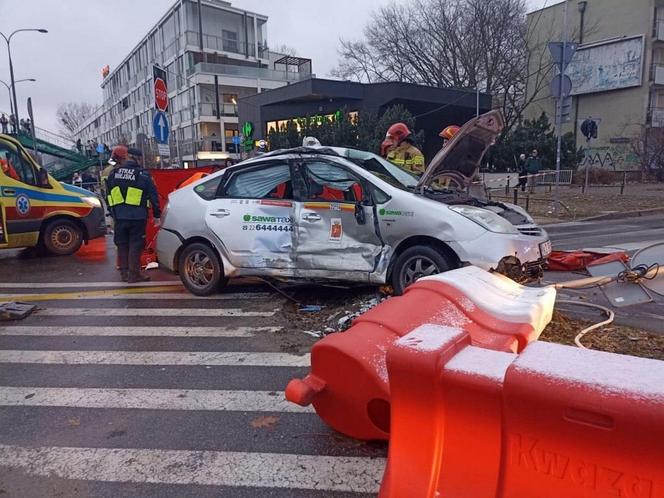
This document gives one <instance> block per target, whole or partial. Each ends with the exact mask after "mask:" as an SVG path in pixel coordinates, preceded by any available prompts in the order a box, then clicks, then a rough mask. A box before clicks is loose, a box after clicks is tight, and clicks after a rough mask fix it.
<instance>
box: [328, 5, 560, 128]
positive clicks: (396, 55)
mask: <svg viewBox="0 0 664 498" xmlns="http://www.w3.org/2000/svg"><path fill="white" fill-rule="evenodd" d="M528 42H529V31H528V27H527V23H526V9H525V3H524V0H415V1H414V2H411V3H407V4H396V3H392V4H389V5H387V6H385V7H382V8H380V9H379V10H377V11H376V12H374V13H373V15H372V18H371V21H370V22H369V23H368V25H367V26H366V27H365V29H364V40H362V41H350V40H341V46H340V49H339V55H340V58H341V60H340V63H339V65H338V66H337V68H335V69H334V70H333V72H332V74H333V75H334V76H337V77H340V78H343V79H352V80H357V81H368V82H374V81H403V82H409V83H419V84H425V85H429V86H436V87H458V88H477V87H479V88H480V89H481V90H482V91H484V92H487V93H490V94H492V95H493V97H494V104H495V106H496V107H500V108H502V110H503V112H504V113H505V116H506V120H507V127H506V130H505V132H507V131H508V130H509V129H510V128H511V127H512V126H513V125H514V124H515V123H516V122H517V121H519V120H520V118H521V115H522V112H523V109H524V108H525V107H526V106H527V105H528V103H529V98H528V96H527V95H526V81H527V79H528V76H529V63H531V62H532V61H531V59H530V58H529V55H530V52H529V50H530V51H532V47H529V43H528ZM538 48H540V47H538ZM543 53H544V52H543V51H541V50H538V51H537V52H536V54H537V55H538V56H540V58H541V61H540V62H541V64H540V65H539V66H538V67H537V71H536V72H535V73H534V74H535V75H536V78H535V79H536V80H537V81H535V84H536V85H537V89H536V90H537V91H533V90H535V89H532V88H529V91H528V95H529V96H530V98H535V97H536V96H537V95H538V93H539V89H540V88H541V87H543V85H544V84H546V83H548V79H547V78H546V75H547V74H548V73H549V72H550V71H551V69H550V66H551V63H550V61H549V60H548V58H546V57H544V55H542V54H543ZM531 68H532V64H531ZM531 70H532V69H531ZM529 84H532V81H531V82H530V83H529Z"/></svg>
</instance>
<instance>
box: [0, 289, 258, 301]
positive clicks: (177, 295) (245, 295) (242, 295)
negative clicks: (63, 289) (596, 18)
mask: <svg viewBox="0 0 664 498" xmlns="http://www.w3.org/2000/svg"><path fill="white" fill-rule="evenodd" d="M110 292H112V291H110ZM26 295H30V296H33V295H34V294H33V293H30V294H26ZM20 296H21V294H16V293H5V294H0V300H2V299H3V298H8V297H12V298H18V300H20ZM269 297H270V294H269V293H267V292H256V293H250V292H238V293H236V294H218V295H215V296H205V297H201V296H194V295H193V294H188V293H186V292H163V293H158V292H157V293H148V292H146V293H140V294H119V293H118V294H107V295H104V296H96V295H85V294H81V295H77V296H76V297H72V298H71V299H69V300H76V301H78V300H79V299H98V300H104V301H106V300H108V299H110V300H121V301H125V300H128V299H131V300H138V299H179V300H192V301H194V300H195V301H199V300H200V301H231V300H247V299H267V298H269ZM55 300H56V299H54V301H55ZM67 300H68V299H63V298H61V297H59V298H58V299H57V301H67Z"/></svg>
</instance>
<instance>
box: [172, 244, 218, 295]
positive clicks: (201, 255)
mask: <svg viewBox="0 0 664 498" xmlns="http://www.w3.org/2000/svg"><path fill="white" fill-rule="evenodd" d="M178 266H179V268H178V270H179V272H180V278H181V279H182V283H183V284H184V286H185V287H186V288H187V290H188V291H189V292H191V293H192V294H194V295H196V296H209V295H210V294H213V293H214V292H216V291H217V290H218V289H219V287H221V286H223V285H225V284H226V278H225V277H224V273H223V269H222V266H221V262H220V261H219V257H218V256H217V253H215V252H214V249H212V248H211V247H210V246H207V245H205V244H201V243H194V244H190V245H188V246H187V247H186V248H185V249H184V251H183V252H182V255H181V256H180V261H179V265H178Z"/></svg>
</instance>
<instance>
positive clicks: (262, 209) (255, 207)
mask: <svg viewBox="0 0 664 498" xmlns="http://www.w3.org/2000/svg"><path fill="white" fill-rule="evenodd" d="M292 192H293V189H292V182H291V172H290V166H289V165H288V164H287V163H286V162H283V161H280V162H276V163H275V162H271V163H267V164H266V163H263V164H259V165H256V166H254V167H250V168H246V169H240V170H238V171H235V172H233V173H232V175H231V176H230V178H229V179H228V180H227V181H226V183H225V185H224V187H223V189H222V191H221V192H220V195H219V196H217V198H216V199H213V200H212V201H211V202H210V203H209V204H208V208H207V212H206V216H205V220H206V223H207V225H208V227H209V228H210V229H211V230H212V231H213V232H214V234H215V235H216V236H217V237H218V238H219V240H220V241H221V243H222V244H223V245H224V247H225V248H226V251H227V254H228V257H229V259H230V261H231V263H232V264H233V265H234V266H236V267H238V268H281V269H283V268H292V267H293V265H294V261H293V242H292V241H293V230H294V229H293V209H294V208H293V200H292Z"/></svg>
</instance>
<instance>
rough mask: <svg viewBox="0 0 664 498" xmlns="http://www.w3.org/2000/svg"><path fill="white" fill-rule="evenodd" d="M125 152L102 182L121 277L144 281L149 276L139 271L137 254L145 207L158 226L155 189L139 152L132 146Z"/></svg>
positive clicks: (142, 236) (140, 249) (141, 241)
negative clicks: (121, 162) (126, 157)
mask: <svg viewBox="0 0 664 498" xmlns="http://www.w3.org/2000/svg"><path fill="white" fill-rule="evenodd" d="M127 153H128V159H127V161H126V162H125V163H124V164H123V165H122V166H119V167H117V168H115V169H114V170H113V171H111V173H110V175H109V176H108V180H107V182H106V185H107V188H108V199H109V205H110V209H111V215H112V216H113V221H114V223H115V234H114V242H115V245H116V247H117V250H118V266H119V270H120V275H121V276H122V280H123V281H124V282H129V283H134V282H145V281H147V280H150V277H148V276H147V275H143V274H142V273H141V253H142V252H143V248H144V246H145V228H146V225H147V219H148V206H151V207H152V214H153V217H154V222H155V224H156V225H159V221H160V220H159V218H160V217H161V210H160V208H159V196H158V195H157V188H156V187H155V184H154V182H153V181H152V177H151V176H150V174H149V173H148V172H147V171H146V170H145V169H143V153H142V152H141V150H140V149H134V148H130V149H129V150H128V151H127Z"/></svg>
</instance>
